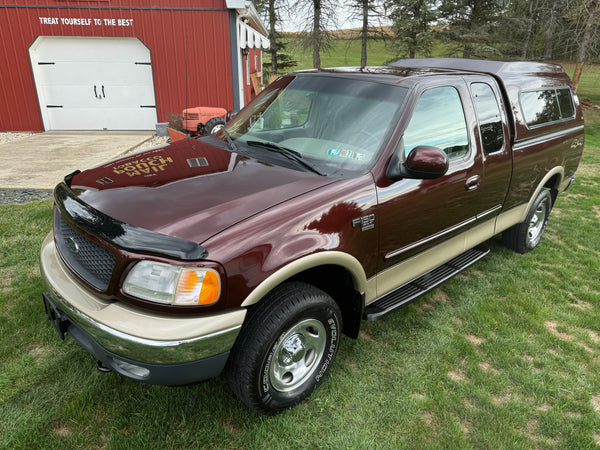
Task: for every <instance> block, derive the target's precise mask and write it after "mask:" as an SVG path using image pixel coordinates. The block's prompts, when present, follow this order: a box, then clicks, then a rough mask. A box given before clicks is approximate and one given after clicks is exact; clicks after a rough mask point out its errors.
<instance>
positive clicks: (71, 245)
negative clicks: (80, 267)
mask: <svg viewBox="0 0 600 450" xmlns="http://www.w3.org/2000/svg"><path fill="white" fill-rule="evenodd" d="M65 244H67V247H68V248H69V250H71V252H72V253H79V245H77V242H75V239H73V238H72V237H68V238H65Z"/></svg>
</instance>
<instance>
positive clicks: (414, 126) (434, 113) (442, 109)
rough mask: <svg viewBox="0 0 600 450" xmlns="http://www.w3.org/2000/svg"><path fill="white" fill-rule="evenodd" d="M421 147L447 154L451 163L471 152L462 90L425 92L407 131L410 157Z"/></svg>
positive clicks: (435, 89) (406, 139)
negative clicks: (461, 99)
mask: <svg viewBox="0 0 600 450" xmlns="http://www.w3.org/2000/svg"><path fill="white" fill-rule="evenodd" d="M419 145H430V146H433V147H437V148H439V149H441V150H442V151H444V152H445V153H446V154H447V155H448V158H449V159H450V160H453V159H458V158H461V157H463V156H464V155H466V154H467V153H468V151H469V138H468V135H467V124H466V121H465V114H464V111H463V106H462V103H461V101H460V96H459V94H458V91H457V90H456V89H455V88H453V87H450V86H443V87H437V88H433V89H429V90H427V91H425V92H424V93H423V94H422V95H421V97H420V98H419V101H418V103H417V106H416V107H415V110H414V112H413V115H412V118H411V120H410V123H409V124H408V127H407V128H406V131H405V132H404V152H405V154H406V155H408V154H409V153H410V151H411V150H412V149H413V148H415V147H417V146H419Z"/></svg>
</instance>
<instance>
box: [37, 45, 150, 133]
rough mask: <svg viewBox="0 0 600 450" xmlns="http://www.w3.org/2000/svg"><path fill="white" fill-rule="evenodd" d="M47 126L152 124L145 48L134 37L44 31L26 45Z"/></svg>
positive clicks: (132, 127)
mask: <svg viewBox="0 0 600 450" xmlns="http://www.w3.org/2000/svg"><path fill="white" fill-rule="evenodd" d="M29 56H30V58H31V65H32V68H33V74H34V78H35V85H36V89H37V93H38V99H39V102H40V109H41V112H42V119H43V121H44V127H45V129H46V130H152V129H154V128H155V125H156V102H155V99H154V82H153V79H152V62H151V60H150V50H148V48H147V47H146V46H145V45H144V44H143V43H142V42H140V41H139V40H138V39H135V38H85V37H84V38H82V37H48V36H41V37H39V38H37V39H36V41H35V42H34V43H33V44H32V46H31V47H30V49H29Z"/></svg>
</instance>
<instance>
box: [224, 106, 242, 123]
mask: <svg viewBox="0 0 600 450" xmlns="http://www.w3.org/2000/svg"><path fill="white" fill-rule="evenodd" d="M238 114H239V111H238V110H237V109H232V110H229V111H227V114H225V122H226V123H227V122H229V121H230V120H231V119H233V118H234V117H235V116H237V115H238Z"/></svg>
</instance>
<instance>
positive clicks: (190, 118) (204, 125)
mask: <svg viewBox="0 0 600 450" xmlns="http://www.w3.org/2000/svg"><path fill="white" fill-rule="evenodd" d="M226 114H227V110H226V109H224V108H211V107H208V106H198V107H196V108H187V109H184V110H183V128H184V129H185V130H187V131H188V132H189V133H190V134H191V135H198V134H201V135H206V134H213V133H216V132H217V131H219V130H220V129H221V128H223V127H224V126H225V115H226Z"/></svg>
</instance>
